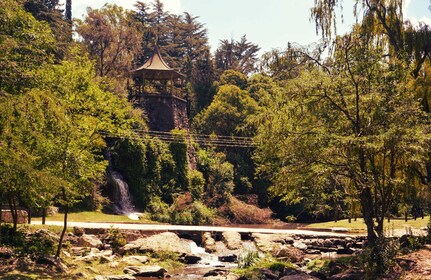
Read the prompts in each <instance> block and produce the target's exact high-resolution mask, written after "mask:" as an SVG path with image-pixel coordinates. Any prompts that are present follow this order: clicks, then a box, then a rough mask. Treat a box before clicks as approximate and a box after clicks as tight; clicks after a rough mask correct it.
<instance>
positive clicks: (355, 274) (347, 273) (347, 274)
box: [328, 269, 365, 280]
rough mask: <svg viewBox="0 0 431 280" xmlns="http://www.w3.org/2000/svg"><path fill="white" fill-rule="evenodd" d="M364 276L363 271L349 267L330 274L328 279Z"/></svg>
mask: <svg viewBox="0 0 431 280" xmlns="http://www.w3.org/2000/svg"><path fill="white" fill-rule="evenodd" d="M364 277H365V274H364V272H362V271H357V270H352V269H349V270H346V271H344V272H341V273H339V274H335V275H332V276H331V277H329V278H328V279H329V280H361V279H364Z"/></svg>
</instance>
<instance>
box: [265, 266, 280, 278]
mask: <svg viewBox="0 0 431 280" xmlns="http://www.w3.org/2000/svg"><path fill="white" fill-rule="evenodd" d="M261 272H262V274H263V275H264V276H265V279H267V280H270V279H278V276H277V274H275V273H274V272H272V271H271V270H269V269H266V268H264V269H262V270H261Z"/></svg>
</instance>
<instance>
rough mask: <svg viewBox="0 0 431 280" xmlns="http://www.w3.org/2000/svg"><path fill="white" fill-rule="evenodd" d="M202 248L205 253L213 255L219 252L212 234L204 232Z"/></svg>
mask: <svg viewBox="0 0 431 280" xmlns="http://www.w3.org/2000/svg"><path fill="white" fill-rule="evenodd" d="M202 247H204V248H205V252H207V253H213V252H215V251H216V250H217V245H216V241H215V240H214V238H213V237H212V235H211V233H210V232H204V233H203V234H202Z"/></svg>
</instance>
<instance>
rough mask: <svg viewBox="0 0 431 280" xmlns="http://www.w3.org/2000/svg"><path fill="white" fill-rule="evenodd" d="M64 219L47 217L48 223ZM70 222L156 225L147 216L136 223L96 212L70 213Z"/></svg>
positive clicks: (59, 215)
mask: <svg viewBox="0 0 431 280" xmlns="http://www.w3.org/2000/svg"><path fill="white" fill-rule="evenodd" d="M63 219H64V214H62V213H58V214H55V215H54V216H48V217H46V221H56V222H61V221H63ZM33 220H34V221H41V220H42V218H33ZM67 221H68V222H82V223H146V224H148V223H156V222H154V221H151V220H150V219H149V218H148V217H147V215H145V214H144V216H143V217H142V218H141V219H140V220H138V221H134V220H131V219H129V218H128V217H126V216H122V215H114V214H105V213H102V212H98V211H94V212H74V213H69V214H68V217H67Z"/></svg>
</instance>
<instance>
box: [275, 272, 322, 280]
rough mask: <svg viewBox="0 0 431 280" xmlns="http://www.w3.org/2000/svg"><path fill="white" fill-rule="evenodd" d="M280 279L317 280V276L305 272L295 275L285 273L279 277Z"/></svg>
mask: <svg viewBox="0 0 431 280" xmlns="http://www.w3.org/2000/svg"><path fill="white" fill-rule="evenodd" d="M280 280H319V278H317V277H314V276H312V275H308V274H306V273H301V274H297V275H287V276H283V277H281V278H280Z"/></svg>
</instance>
